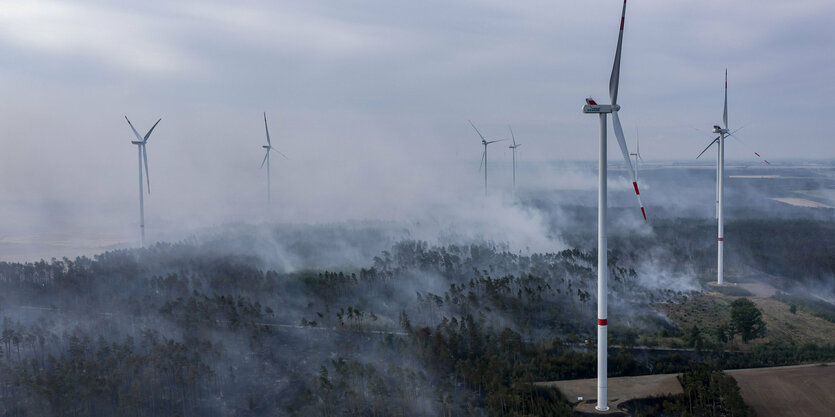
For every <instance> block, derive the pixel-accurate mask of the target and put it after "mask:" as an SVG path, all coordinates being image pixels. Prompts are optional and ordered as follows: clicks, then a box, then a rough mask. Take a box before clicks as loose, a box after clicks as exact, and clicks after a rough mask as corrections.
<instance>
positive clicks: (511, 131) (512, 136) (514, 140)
mask: <svg viewBox="0 0 835 417" xmlns="http://www.w3.org/2000/svg"><path fill="white" fill-rule="evenodd" d="M507 128H508V129H510V137H511V138H513V146H514V147H515V146H516V135H514V134H513V128H512V127H510V126H508V127H507Z"/></svg>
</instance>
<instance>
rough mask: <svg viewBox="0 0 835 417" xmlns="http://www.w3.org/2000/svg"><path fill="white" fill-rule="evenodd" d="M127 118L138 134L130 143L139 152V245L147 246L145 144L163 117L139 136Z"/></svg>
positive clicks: (146, 157)
mask: <svg viewBox="0 0 835 417" xmlns="http://www.w3.org/2000/svg"><path fill="white" fill-rule="evenodd" d="M125 120H127V121H128V125H129V126H130V129H131V130H133V134H134V135H136V140H134V141H131V142H130V143H132V144H134V145H136V150H137V151H138V153H139V246H140V247H145V201H144V199H143V198H144V196H143V193H142V162H143V160H144V162H145V180H146V181H147V182H148V194H151V178H149V177H148V151H147V150H146V149H145V144H146V143H148V138H149V137H150V136H151V132H153V131H154V128H155V127H157V125H158V124H159V122H160V121H161V120H162V119H159V120H157V122H156V123H154V125H153V126H151V129H150V130H148V133H146V134H145V136H144V137H143V136H139V132H137V131H136V128H134V127H133V123H131V122H130V119H128V116H125Z"/></svg>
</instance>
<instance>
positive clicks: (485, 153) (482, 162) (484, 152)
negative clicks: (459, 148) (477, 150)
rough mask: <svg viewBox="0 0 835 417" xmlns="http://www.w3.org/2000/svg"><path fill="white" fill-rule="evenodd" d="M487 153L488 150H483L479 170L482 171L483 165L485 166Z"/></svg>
mask: <svg viewBox="0 0 835 417" xmlns="http://www.w3.org/2000/svg"><path fill="white" fill-rule="evenodd" d="M486 155H487V151H486V150H485V151H482V152H481V163H479V164H478V170H479V172H480V171H481V167H483V166H484V158H485V156H486Z"/></svg>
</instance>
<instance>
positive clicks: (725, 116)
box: [722, 68, 728, 129]
mask: <svg viewBox="0 0 835 417" xmlns="http://www.w3.org/2000/svg"><path fill="white" fill-rule="evenodd" d="M722 121H723V122H725V129H727V128H728V69H727V68H725V112H724V113H722Z"/></svg>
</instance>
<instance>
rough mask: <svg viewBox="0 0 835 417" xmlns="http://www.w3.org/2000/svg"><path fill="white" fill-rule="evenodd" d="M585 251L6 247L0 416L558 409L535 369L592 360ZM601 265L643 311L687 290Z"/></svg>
mask: <svg viewBox="0 0 835 417" xmlns="http://www.w3.org/2000/svg"><path fill="white" fill-rule="evenodd" d="M301 246H302V247H305V246H304V245H301ZM594 264H595V255H594V253H592V252H587V251H579V250H576V249H575V250H566V251H563V252H559V253H550V254H530V255H522V254H519V253H511V252H509V251H508V250H507V248H506V247H504V246H502V245H496V244H492V243H485V244H480V245H447V246H431V245H428V244H427V243H425V242H417V241H402V242H399V243H396V244H394V245H392V246H391V247H390V248H389V249H388V250H386V251H383V252H381V253H380V254H379V256H377V257H376V258H374V259H373V263H372V265H369V266H367V267H366V268H349V269H347V270H346V271H339V270H337V271H334V272H331V271H322V270H301V271H297V272H276V271H273V270H269V269H265V268H264V265H265V264H264V263H263V262H262V261H261V259H260V258H259V257H258V256H253V255H247V254H241V253H228V252H224V251H223V250H221V249H220V248H218V247H215V246H212V245H210V246H208V247H206V246H201V245H200V244H198V243H195V242H184V243H179V244H158V245H155V246H153V247H151V248H148V249H145V250H118V251H112V252H108V253H105V254H102V255H99V256H96V257H95V258H92V259H90V258H77V259H75V260H70V259H61V260H56V259H54V260H52V261H49V262H44V261H41V262H36V263H29V264H14V263H0V312H1V314H2V316H3V317H4V321H3V329H2V337H1V338H0V363H2V367H3V369H2V383H0V385H2V386H3V387H4V389H3V390H2V391H0V403H2V404H3V407H4V408H2V411H0V415H14V416H18V415H19V416H23V415H85V416H108V415H143V416H144V415H174V414H176V415H181V416H191V415H201V416H212V415H218V416H219V415H229V414H234V415H251V416H261V415H274V414H275V412H276V411H277V410H281V412H283V413H286V414H291V415H314V414H315V415H335V414H340V415H426V414H444V415H450V414H452V415H486V414H505V415H524V414H530V413H534V414H537V415H540V414H541V415H548V414H550V415H559V413H562V412H563V411H565V410H566V408H565V407H566V405H565V403H562V402H560V401H557V397H556V394H555V393H554V392H552V391H550V390H545V389H541V388H537V387H536V386H534V385H531V383H532V382H533V381H537V380H542V379H551V378H563V377H579V376H588V375H590V374H591V372H592V371H593V367H594V360H593V357H592V355H591V354H589V353H583V352H578V351H576V350H575V349H576V347H577V346H578V345H580V344H582V342H583V341H584V340H586V339H590V338H591V337H592V336H593V331H594V315H595V312H594V294H595V272H594V269H593V267H594ZM610 269H611V270H610V273H611V276H612V280H611V282H612V289H613V292H614V293H615V294H618V295H619V297H618V298H619V299H620V300H622V301H619V302H614V303H612V309H613V311H618V309H622V311H624V312H627V311H628V312H630V313H634V312H637V311H641V312H643V313H642V314H640V315H636V317H638V316H644V317H646V319H643V318H642V319H637V321H636V322H635V323H636V325H638V323H644V322H645V323H646V324H647V325H646V327H647V328H650V329H651V328H653V326H656V325H657V324H658V318H657V317H656V315H654V314H653V313H652V310H651V309H650V308H649V307H648V306H647V303H646V300H648V299H650V298H652V299H658V300H674V299H676V298H677V297H681V296H682V295H681V294H680V293H677V292H675V291H670V290H664V289H653V290H649V291H648V290H646V289H644V288H642V287H641V286H640V285H639V284H638V283H637V282H636V273H635V271H634V270H633V269H631V268H630V267H629V266H628V265H621V264H619V263H618V260H617V257H614V256H613V257H612V261H611V263H610ZM653 317H655V318H653ZM644 320H645V321H644ZM618 332H620V330H614V331H613V333H614V334H615V335H617V334H619V333H618ZM555 336H560V337H562V339H561V340H565V342H559V343H557V344H555V345H553V346H552V344H551V343H552V342H551V341H552V340H554V339H553V338H554V337H555ZM339 358H342V359H341V360H340V359H339ZM621 362H622V363H621ZM612 363H613V364H616V367H619V368H618V369H620V368H622V369H623V372H625V373H630V372H635V370H636V369H639V368H640V366H639V365H637V364H636V363H635V362H634V361H633V360H631V359H629V358H627V357H625V356H624V357H623V360H622V361H620V360H615V361H613V362H612Z"/></svg>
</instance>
